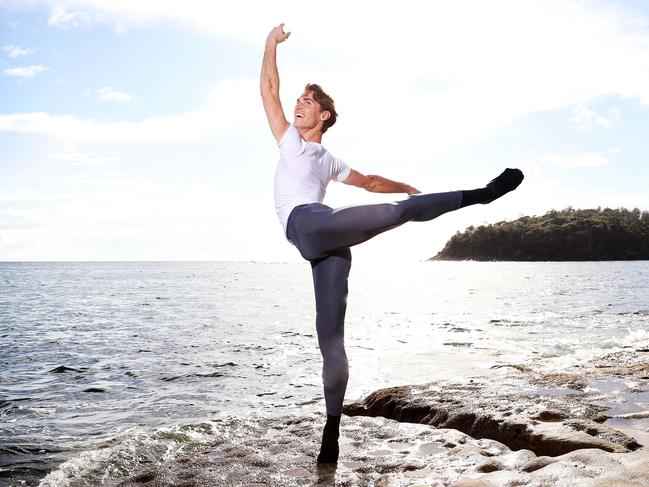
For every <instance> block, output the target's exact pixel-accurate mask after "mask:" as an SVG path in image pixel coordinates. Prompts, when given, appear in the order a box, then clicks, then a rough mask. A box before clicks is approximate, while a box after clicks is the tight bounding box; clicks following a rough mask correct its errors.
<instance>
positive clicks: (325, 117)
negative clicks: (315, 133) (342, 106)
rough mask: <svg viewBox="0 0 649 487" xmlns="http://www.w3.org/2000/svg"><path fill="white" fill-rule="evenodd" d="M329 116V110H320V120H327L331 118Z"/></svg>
mask: <svg viewBox="0 0 649 487" xmlns="http://www.w3.org/2000/svg"><path fill="white" fill-rule="evenodd" d="M329 117H331V112H329V110H325V111H324V112H320V121H321V122H324V121H325V120H329Z"/></svg>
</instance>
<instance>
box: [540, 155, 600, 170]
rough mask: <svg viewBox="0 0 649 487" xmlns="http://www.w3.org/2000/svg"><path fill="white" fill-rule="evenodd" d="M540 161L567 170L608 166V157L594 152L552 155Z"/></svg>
mask: <svg viewBox="0 0 649 487" xmlns="http://www.w3.org/2000/svg"><path fill="white" fill-rule="evenodd" d="M539 159H540V160H541V161H545V162H550V163H553V164H557V165H559V166H561V167H565V168H576V167H599V166H604V165H606V164H608V157H606V156H604V155H602V154H597V153H594V152H585V153H582V154H550V155H546V156H542V157H540V158H539Z"/></svg>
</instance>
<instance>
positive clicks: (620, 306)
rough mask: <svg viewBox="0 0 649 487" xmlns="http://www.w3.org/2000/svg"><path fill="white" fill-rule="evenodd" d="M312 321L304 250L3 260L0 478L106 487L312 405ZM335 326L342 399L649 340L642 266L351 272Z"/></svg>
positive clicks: (500, 265) (557, 367)
mask: <svg viewBox="0 0 649 487" xmlns="http://www.w3.org/2000/svg"><path fill="white" fill-rule="evenodd" d="M314 320H315V312H314V298H313V285H312V281H311V269H310V266H309V264H308V263H306V262H304V263H256V262H239V263H237V262H87V263H84V262H69V263H40V262H39V263H0V337H1V341H0V363H1V368H0V485H16V486H17V485H39V484H40V485H45V486H50V485H52V486H53V485H117V484H118V483H119V482H120V480H121V479H124V478H127V477H128V475H129V474H130V473H131V472H133V471H135V470H136V469H137V468H138V467H140V466H141V465H142V464H144V463H155V462H160V461H163V460H168V459H169V458H172V457H174V456H175V455H178V454H179V453H181V452H183V451H186V450H187V448H188V447H189V446H191V445H194V444H200V443H201V442H209V441H210V440H212V439H213V438H214V435H215V434H223V432H224V431H227V430H228V428H229V427H232V428H235V426H236V425H239V424H240V423H241V422H242V421H247V422H252V423H254V422H267V421H270V420H272V419H273V418H275V417H282V418H286V417H287V416H295V417H300V416H303V415H308V414H313V413H314V412H320V411H324V399H323V394H322V384H321V379H320V372H321V369H320V368H321V358H320V354H319V350H318V347H317V337H316V336H315V325H314ZM345 334H346V344H347V354H348V358H349V362H350V380H349V385H348V389H347V395H346V402H351V401H353V400H356V399H359V398H360V397H362V396H364V395H366V394H368V393H370V392H372V391H374V390H376V389H379V388H382V387H388V386H394V385H403V384H418V383H425V382H429V381H431V380H433V379H440V378H448V379H457V380H461V379H464V378H467V379H468V378H470V377H479V376H480V377H484V376H489V374H490V373H492V370H493V367H495V366H498V365H504V364H526V365H528V366H530V367H533V368H534V369H536V370H539V369H540V370H544V371H561V370H563V369H565V368H566V367H568V366H570V365H574V364H577V363H581V362H584V361H587V360H589V359H592V358H595V357H600V356H604V355H605V354H607V353H610V352H614V351H617V350H622V349H625V348H628V347H630V346H635V347H639V346H643V347H645V348H649V262H648V261H636V262H532V263H523V262H516V263H514V262H413V263H408V264H399V265H398V266H396V265H395V266H390V264H389V263H388V264H386V263H383V262H382V263H378V264H377V265H372V266H370V265H358V266H353V267H352V272H351V276H350V294H349V300H348V309H347V319H346V329H345ZM494 387H497V384H494ZM647 431H649V428H648V429H647Z"/></svg>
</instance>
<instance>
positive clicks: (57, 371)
mask: <svg viewBox="0 0 649 487" xmlns="http://www.w3.org/2000/svg"><path fill="white" fill-rule="evenodd" d="M84 370H85V369H84ZM84 370H82V369H75V368H73V367H67V366H65V365H59V366H58V367H55V368H53V369H52V370H50V371H49V372H50V373H52V374H64V373H66V372H83V371H84Z"/></svg>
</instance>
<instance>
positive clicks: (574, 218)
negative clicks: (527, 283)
mask: <svg viewBox="0 0 649 487" xmlns="http://www.w3.org/2000/svg"><path fill="white" fill-rule="evenodd" d="M468 259H470V260H519V261H538V260H540V261H545V260H561V261H566V260H645V259H649V211H642V212H641V211H640V210H639V209H637V208H636V209H634V210H632V211H629V210H627V209H624V208H621V209H617V210H612V209H610V208H605V209H603V210H602V209H600V208H597V209H593V210H574V209H572V208H567V209H565V210H562V211H554V210H553V211H549V212H547V213H546V214H545V215H543V216H524V217H522V218H519V219H518V220H514V221H511V222H499V223H495V224H492V225H483V226H479V227H477V228H474V227H469V228H467V229H466V230H465V231H464V232H462V233H460V232H458V233H456V234H455V235H454V236H453V237H451V239H450V240H449V241H448V242H447V243H446V246H445V247H444V248H443V249H442V251H441V252H439V253H438V254H437V255H436V256H435V257H433V258H432V259H431V260H468Z"/></svg>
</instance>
